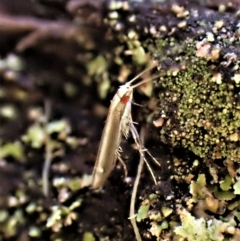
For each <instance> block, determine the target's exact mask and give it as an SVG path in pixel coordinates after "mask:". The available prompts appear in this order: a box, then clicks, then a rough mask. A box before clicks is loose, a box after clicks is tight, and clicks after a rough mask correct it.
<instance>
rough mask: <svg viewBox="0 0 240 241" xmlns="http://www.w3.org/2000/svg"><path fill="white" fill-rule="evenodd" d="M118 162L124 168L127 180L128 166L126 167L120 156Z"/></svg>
mask: <svg viewBox="0 0 240 241" xmlns="http://www.w3.org/2000/svg"><path fill="white" fill-rule="evenodd" d="M118 160H119V161H120V163H121V165H122V166H123V170H124V176H125V178H126V177H127V175H128V171H127V166H126V164H125V162H124V161H123V159H122V158H121V156H120V155H118Z"/></svg>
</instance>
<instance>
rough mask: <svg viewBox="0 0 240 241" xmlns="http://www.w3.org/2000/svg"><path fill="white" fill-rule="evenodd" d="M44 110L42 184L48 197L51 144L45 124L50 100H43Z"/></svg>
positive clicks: (48, 113)
mask: <svg viewBox="0 0 240 241" xmlns="http://www.w3.org/2000/svg"><path fill="white" fill-rule="evenodd" d="M44 109H45V121H44V129H45V160H44V165H43V170H42V182H43V187H42V188H43V194H44V195H45V196H46V197H48V196H49V170H50V165H51V162H52V159H53V153H52V144H51V141H50V137H49V134H48V133H47V124H48V121H49V118H50V114H51V102H50V100H45V102H44Z"/></svg>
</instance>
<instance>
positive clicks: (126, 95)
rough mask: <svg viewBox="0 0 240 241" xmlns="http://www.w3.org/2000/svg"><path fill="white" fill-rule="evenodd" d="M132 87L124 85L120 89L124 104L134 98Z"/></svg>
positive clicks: (119, 92)
mask: <svg viewBox="0 0 240 241" xmlns="http://www.w3.org/2000/svg"><path fill="white" fill-rule="evenodd" d="M132 92H133V91H132V88H131V86H127V85H122V86H120V88H119V90H118V96H119V97H120V101H121V102H122V103H123V104H127V103H128V102H129V101H131V100H132Z"/></svg>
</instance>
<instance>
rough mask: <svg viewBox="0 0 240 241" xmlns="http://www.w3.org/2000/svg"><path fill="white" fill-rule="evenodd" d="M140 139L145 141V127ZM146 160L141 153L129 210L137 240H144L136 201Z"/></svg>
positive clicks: (142, 129)
mask: <svg viewBox="0 0 240 241" xmlns="http://www.w3.org/2000/svg"><path fill="white" fill-rule="evenodd" d="M140 140H141V142H142V143H144V128H141V132H140ZM144 162H145V161H144V154H142V155H140V161H139V164H138V170H137V175H136V178H135V181H134V185H133V191H132V196H131V202H130V212H129V217H130V221H131V224H132V226H133V230H134V233H135V237H136V239H137V241H142V238H141V235H140V233H139V229H138V226H137V223H136V218H135V202H136V196H137V190H138V185H139V181H140V177H141V173H142V169H143V164H144Z"/></svg>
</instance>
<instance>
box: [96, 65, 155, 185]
mask: <svg viewBox="0 0 240 241" xmlns="http://www.w3.org/2000/svg"><path fill="white" fill-rule="evenodd" d="M154 66H155V65H154ZM154 66H150V67H149V68H147V69H146V70H144V71H143V72H141V73H140V74H138V75H137V76H136V77H135V78H133V79H132V80H130V81H129V82H127V83H126V84H124V85H121V86H120V87H119V89H118V91H117V93H116V94H115V95H114V97H113V99H112V101H111V104H110V107H109V111H108V116H107V120H106V123H105V126H104V129H103V132H102V137H101V141H100V145H99V148H98V153H97V158H96V162H95V166H94V169H93V174H92V176H93V181H92V188H93V189H98V188H101V187H102V186H103V185H104V183H105V182H106V180H107V178H108V177H109V175H110V173H111V171H112V170H113V168H114V166H115V164H116V160H117V159H119V160H120V161H121V162H122V163H123V161H122V159H121V157H120V154H119V151H120V142H121V138H122V135H123V136H125V137H126V138H127V137H128V135H129V132H131V133H132V136H133V138H134V141H135V143H136V144H137V146H138V149H139V152H140V154H141V155H144V154H143V152H144V151H147V150H145V148H144V147H143V145H142V144H141V142H140V139H139V135H138V132H137V130H136V128H135V126H134V124H133V121H132V114H131V105H132V98H133V90H134V88H136V87H137V86H139V85H141V84H143V83H145V82H148V81H150V80H152V79H153V78H148V79H144V80H142V81H141V82H140V83H138V84H135V85H133V86H131V84H132V83H133V82H134V81H135V80H136V79H137V78H139V77H140V76H141V75H143V74H144V73H145V72H147V71H149V70H150V69H152V68H153V67H154ZM156 77H157V76H155V78H156ZM147 152H148V151H147ZM148 154H149V155H150V156H151V154H150V153H149V152H148ZM152 158H153V157H152ZM154 160H155V159H154ZM155 161H156V160H155ZM156 162H157V161H156ZM146 163H147V162H146ZM147 165H148V163H147ZM148 167H149V165H148ZM150 172H151V171H150ZM125 173H126V168H125ZM151 174H152V176H153V177H154V175H153V173H152V172H151ZM154 181H155V183H156V180H155V177H154Z"/></svg>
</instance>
